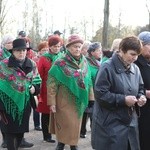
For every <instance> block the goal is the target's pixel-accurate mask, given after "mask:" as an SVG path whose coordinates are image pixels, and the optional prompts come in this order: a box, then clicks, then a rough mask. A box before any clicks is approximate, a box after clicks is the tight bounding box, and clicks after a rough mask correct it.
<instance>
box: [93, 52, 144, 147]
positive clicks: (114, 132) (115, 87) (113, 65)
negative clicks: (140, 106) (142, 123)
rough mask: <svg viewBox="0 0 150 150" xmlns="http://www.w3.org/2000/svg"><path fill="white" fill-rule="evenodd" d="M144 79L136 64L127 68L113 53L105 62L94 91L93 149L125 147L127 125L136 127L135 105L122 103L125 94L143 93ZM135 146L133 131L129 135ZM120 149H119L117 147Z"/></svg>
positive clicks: (137, 94) (128, 127)
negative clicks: (129, 105)
mask: <svg viewBox="0 0 150 150" xmlns="http://www.w3.org/2000/svg"><path fill="white" fill-rule="evenodd" d="M143 87H144V85H143V80H142V77H141V74H140V71H139V68H138V67H137V66H136V65H135V64H132V65H131V67H130V69H129V70H128V71H127V70H126V69H125V67H124V66H123V63H122V62H121V61H120V59H119V58H118V56H117V54H114V55H113V56H112V58H111V59H110V60H109V61H108V62H106V63H104V64H103V65H102V66H101V67H100V69H99V71H98V74H97V77H96V81H95V87H94V94H95V99H96V102H95V106H94V112H93V126H92V146H93V148H95V149H96V150H116V149H118V147H121V150H127V145H128V140H129V139H128V138H129V134H128V133H129V132H130V127H131V126H132V127H133V128H135V130H136V128H137V115H136V113H135V108H130V107H128V106H127V105H126V104H125V96H126V95H133V96H136V97H137V98H139V97H140V95H143V94H144V88H143ZM132 136H133V137H134V136H135V137H134V138H135V139H137V141H135V143H134V142H133V143H134V146H133V147H135V150H139V141H138V137H136V136H137V135H136V133H135V134H134V135H132ZM136 147H137V148H136ZM118 150H119V149H118Z"/></svg>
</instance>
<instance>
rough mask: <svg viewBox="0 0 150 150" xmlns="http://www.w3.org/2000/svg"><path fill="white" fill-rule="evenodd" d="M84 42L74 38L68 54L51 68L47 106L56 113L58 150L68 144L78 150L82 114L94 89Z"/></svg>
mask: <svg viewBox="0 0 150 150" xmlns="http://www.w3.org/2000/svg"><path fill="white" fill-rule="evenodd" d="M82 44H83V40H82V39H81V38H80V36H78V35H71V36H70V37H69V38H68V42H67V45H66V48H67V53H66V54H65V56H64V57H62V58H61V59H59V60H57V61H56V62H55V63H54V65H53V66H52V67H51V69H50V71H49V74H48V82H47V98H48V99H47V103H48V105H49V108H50V110H51V111H52V113H53V114H52V115H51V122H50V132H51V133H54V134H56V138H57V140H58V145H57V147H56V150H63V149H64V146H65V144H68V145H70V149H71V150H78V147H77V144H78V140H79V135H80V126H81V121H82V115H83V112H84V110H85V108H86V107H87V105H88V99H89V94H90V93H89V91H90V88H91V89H92V81H91V74H90V70H89V66H88V63H87V60H86V58H85V57H84V56H83V55H82V54H81V47H82Z"/></svg>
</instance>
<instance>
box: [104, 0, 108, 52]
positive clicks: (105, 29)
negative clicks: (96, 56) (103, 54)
mask: <svg viewBox="0 0 150 150" xmlns="http://www.w3.org/2000/svg"><path fill="white" fill-rule="evenodd" d="M108 26H109V0H105V4H104V22H103V36H102V45H103V48H104V49H106V48H107V45H108Z"/></svg>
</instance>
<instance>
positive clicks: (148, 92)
mask: <svg viewBox="0 0 150 150" xmlns="http://www.w3.org/2000/svg"><path fill="white" fill-rule="evenodd" d="M146 97H147V98H149V99H150V90H146Z"/></svg>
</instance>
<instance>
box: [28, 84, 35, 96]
mask: <svg viewBox="0 0 150 150" xmlns="http://www.w3.org/2000/svg"><path fill="white" fill-rule="evenodd" d="M29 90H30V93H31V94H34V93H35V87H34V86H33V85H32V86H31V87H30V89H29Z"/></svg>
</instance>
